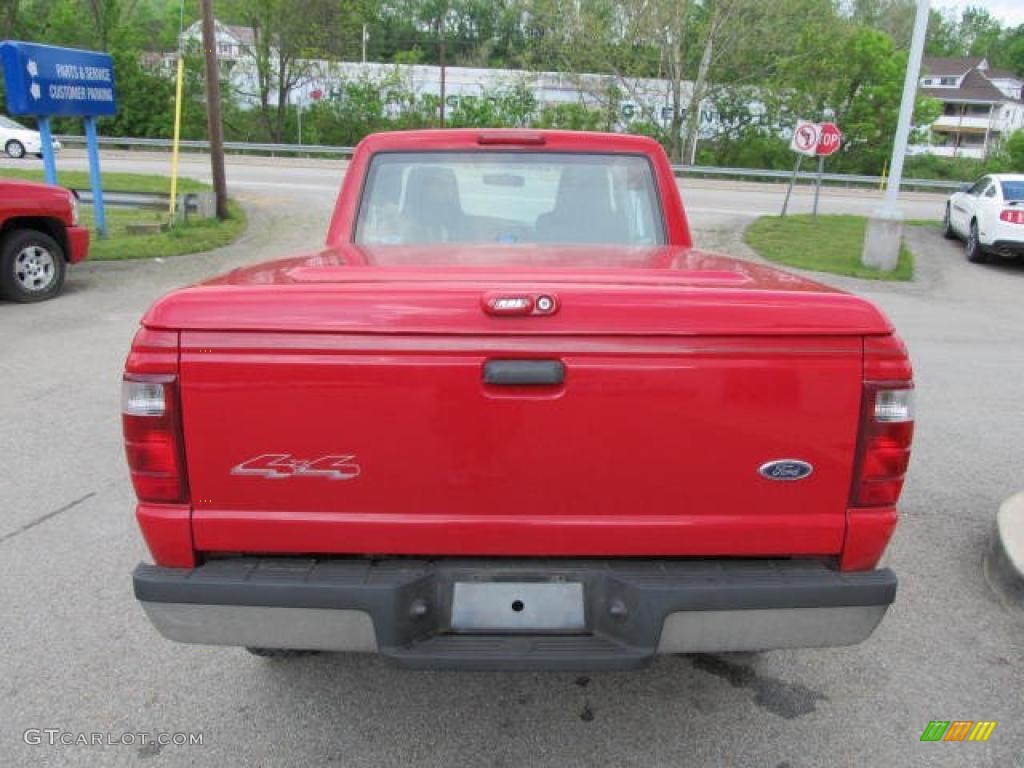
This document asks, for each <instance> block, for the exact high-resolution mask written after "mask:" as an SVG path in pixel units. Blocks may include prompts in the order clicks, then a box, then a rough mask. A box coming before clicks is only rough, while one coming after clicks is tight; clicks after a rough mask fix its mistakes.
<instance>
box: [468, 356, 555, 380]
mask: <svg viewBox="0 0 1024 768" xmlns="http://www.w3.org/2000/svg"><path fill="white" fill-rule="evenodd" d="M564 382H565V365H564V364H563V363H562V361H561V360H488V361H487V362H486V363H484V384H494V385H497V386H517V385H518V386H551V385H557V384H562V383H564Z"/></svg>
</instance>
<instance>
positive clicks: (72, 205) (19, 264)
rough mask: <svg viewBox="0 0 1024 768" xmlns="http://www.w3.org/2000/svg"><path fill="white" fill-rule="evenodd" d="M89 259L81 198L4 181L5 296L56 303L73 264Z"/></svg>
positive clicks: (0, 227)
mask: <svg viewBox="0 0 1024 768" xmlns="http://www.w3.org/2000/svg"><path fill="white" fill-rule="evenodd" d="M88 255H89V230H88V229H86V228H85V227H81V226H79V224H78V198H77V197H76V196H75V193H74V192H72V191H71V190H69V189H64V188H63V187H54V186H50V185H47V184H37V183H34V182H31V181H14V180H12V179H0V296H2V297H3V298H6V299H10V300H11V301H20V302H30V301H42V300H43V299H52V298H53V297H54V296H56V295H57V294H58V293H60V292H61V289H62V288H63V287H64V276H65V274H66V273H67V265H68V264H77V263H78V262H80V261H82V260H84V259H85V258H86V257H87V256H88Z"/></svg>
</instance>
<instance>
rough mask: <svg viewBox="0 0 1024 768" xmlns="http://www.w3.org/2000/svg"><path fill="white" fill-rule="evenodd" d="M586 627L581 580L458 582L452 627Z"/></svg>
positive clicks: (522, 629) (530, 629) (524, 629)
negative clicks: (575, 581)
mask: <svg viewBox="0 0 1024 768" xmlns="http://www.w3.org/2000/svg"><path fill="white" fill-rule="evenodd" d="M585 628H586V622H585V620H584V616H583V585H582V584H580V583H568V584H563V583H557V584H552V583H546V582H544V583H536V582H523V583H518V582H470V581H459V582H456V583H455V592H454V594H453V596H452V629H454V630H456V631H463V632H467V631H470V632H472V631H475V632H484V631H519V632H536V631H557V632H578V631H582V630H583V629H585Z"/></svg>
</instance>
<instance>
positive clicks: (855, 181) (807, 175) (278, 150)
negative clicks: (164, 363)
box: [58, 136, 962, 192]
mask: <svg viewBox="0 0 1024 768" xmlns="http://www.w3.org/2000/svg"><path fill="white" fill-rule="evenodd" d="M58 138H59V139H60V141H62V142H63V143H64V144H82V145H84V144H85V137H84V136H59V137H58ZM99 141H100V145H101V146H104V147H124V148H127V149H170V148H171V140H170V139H133V138H120V137H116V136H101V137H100V140H99ZM181 148H182V149H187V150H209V148H210V143H209V142H208V141H202V140H198V141H197V140H194V139H190V140H187V141H182V142H181ZM224 149H225V150H226V151H228V152H241V153H257V154H268V155H271V156H274V155H327V156H332V157H351V156H352V153H353V152H355V147H333V146H329V145H326V144H256V143H250V142H245V141H226V142H224ZM672 171H673V173H675V174H676V175H677V176H695V177H700V178H729V179H739V180H745V181H771V182H778V183H784V182H788V181H789V178H790V176H792V175H793V173H792V171H776V170H767V169H762V168H720V167H718V166H712V165H673V166H672ZM815 178H817V174H816V173H815V172H814V171H802V172H801V173H799V174H797V181H798V182H803V183H807V182H813V181H814V180H815ZM821 180H822V182H823V183H825V184H829V185H843V186H856V187H865V186H868V187H875V188H876V189H877V188H878V187H879V185H881V184H882V183H883V181H884V179H882V177H880V176H863V175H858V174H849V173H825V174H822V177H821ZM961 186H962V183H961V182H958V181H945V180H942V179H903V181H902V183H901V184H900V188H901V189H906V190H926V191H934V192H955V191H956V190H957V189H959V188H960V187H961Z"/></svg>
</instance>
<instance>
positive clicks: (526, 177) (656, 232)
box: [354, 151, 666, 247]
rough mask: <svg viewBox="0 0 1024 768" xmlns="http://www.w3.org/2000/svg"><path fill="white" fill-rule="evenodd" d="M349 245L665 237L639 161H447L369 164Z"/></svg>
mask: <svg viewBox="0 0 1024 768" xmlns="http://www.w3.org/2000/svg"><path fill="white" fill-rule="evenodd" d="M354 240H355V242H356V243H359V244H365V245H415V244H421V243H423V244H426V243H491V244H503V245H520V244H533V243H545V244H559V245H569V244H601V245H615V246H637V247H650V246H657V245H662V244H664V243H665V242H666V237H665V226H664V221H663V218H662V212H661V206H660V205H659V202H658V196H657V191H656V188H655V182H654V172H653V169H652V168H651V163H650V161H649V160H648V159H647V158H646V157H644V156H640V155H629V154H614V153H604V154H601V153H570V152H486V151H484V152H481V151H463V152H458V151H455V152H447V151H445V152H383V153H378V154H376V155H374V157H373V159H372V161H371V164H370V168H369V172H368V174H367V178H366V183H365V185H364V188H363V194H362V199H361V201H360V205H359V213H358V217H357V220H356V227H355V236H354Z"/></svg>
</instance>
